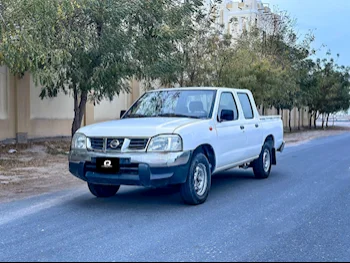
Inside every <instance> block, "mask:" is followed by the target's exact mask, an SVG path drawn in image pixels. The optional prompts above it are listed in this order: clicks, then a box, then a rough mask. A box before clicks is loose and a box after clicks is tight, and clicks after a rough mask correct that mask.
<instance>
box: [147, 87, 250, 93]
mask: <svg viewBox="0 0 350 263" xmlns="http://www.w3.org/2000/svg"><path fill="white" fill-rule="evenodd" d="M169 90H216V91H219V90H222V91H232V90H234V91H236V92H242V91H243V92H247V91H249V90H246V89H236V88H226V87H177V88H160V89H155V90H150V91H148V92H156V91H169Z"/></svg>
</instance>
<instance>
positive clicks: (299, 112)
mask: <svg viewBox="0 0 350 263" xmlns="http://www.w3.org/2000/svg"><path fill="white" fill-rule="evenodd" d="M298 116H299V117H298V130H299V131H300V121H301V111H300V108H299V109H298Z"/></svg>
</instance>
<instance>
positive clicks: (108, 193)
mask: <svg viewBox="0 0 350 263" xmlns="http://www.w3.org/2000/svg"><path fill="white" fill-rule="evenodd" d="M88 187H89V190H90V192H91V193H92V194H93V195H94V196H96V197H102V198H107V197H112V196H115V195H116V193H117V192H118V191H119V188H120V185H117V186H114V185H99V184H91V183H88Z"/></svg>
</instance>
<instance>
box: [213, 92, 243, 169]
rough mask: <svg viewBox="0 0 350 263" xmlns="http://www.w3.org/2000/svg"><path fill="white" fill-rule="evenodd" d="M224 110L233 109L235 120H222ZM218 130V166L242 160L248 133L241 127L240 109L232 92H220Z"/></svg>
mask: <svg viewBox="0 0 350 263" xmlns="http://www.w3.org/2000/svg"><path fill="white" fill-rule="evenodd" d="M222 110H232V111H233V112H234V118H233V120H230V121H223V122H220V121H219V116H220V114H221V111H222ZM216 130H217V135H218V137H217V140H218V144H217V146H218V147H217V151H218V156H219V157H218V161H217V162H218V168H219V169H220V168H223V167H227V166H230V165H232V164H235V163H237V162H239V161H242V159H244V152H245V146H246V134H245V133H244V131H243V129H242V128H241V125H240V121H239V111H238V107H237V103H236V100H235V98H234V95H233V93H232V92H222V93H221V94H220V101H219V107H218V111H217V119H216Z"/></svg>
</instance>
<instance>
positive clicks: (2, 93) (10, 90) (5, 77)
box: [0, 67, 16, 140]
mask: <svg viewBox="0 0 350 263" xmlns="http://www.w3.org/2000/svg"><path fill="white" fill-rule="evenodd" d="M14 87H15V79H14V78H13V77H12V76H11V75H10V73H9V72H8V70H7V68H5V67H0V140H1V139H6V138H14V137H15V130H16V123H15V121H14V120H15V107H14V105H15V89H14Z"/></svg>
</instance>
